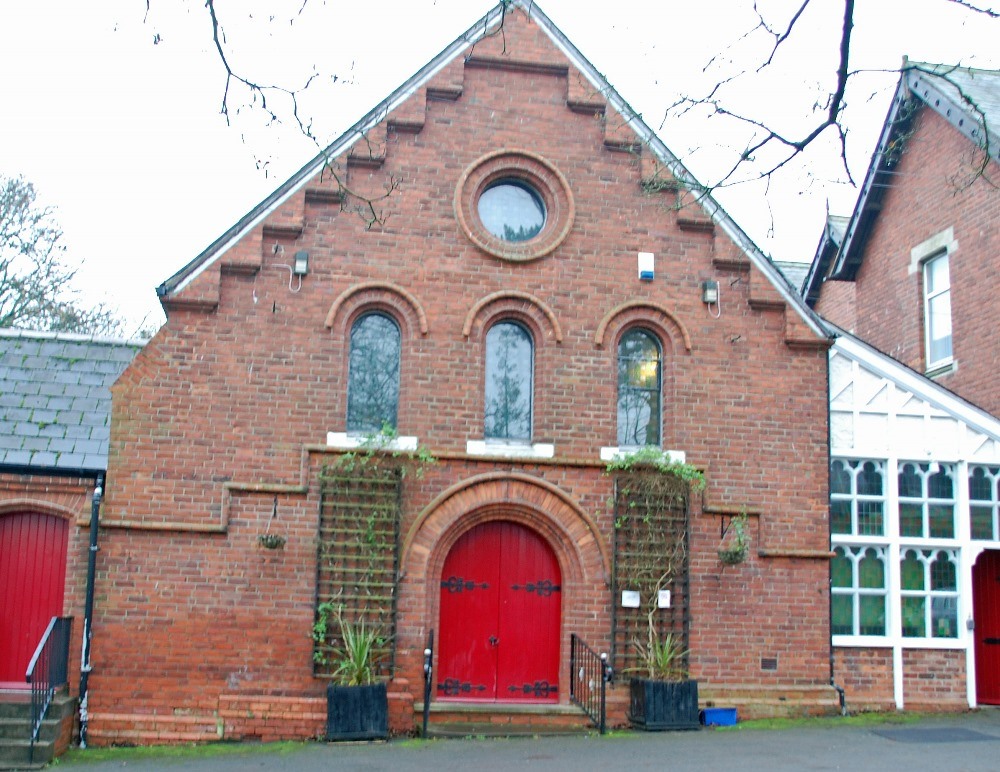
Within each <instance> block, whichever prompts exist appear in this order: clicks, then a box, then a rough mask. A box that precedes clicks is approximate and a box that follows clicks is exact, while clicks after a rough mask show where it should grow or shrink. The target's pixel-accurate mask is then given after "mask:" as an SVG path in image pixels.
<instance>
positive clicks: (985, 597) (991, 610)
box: [972, 551, 1000, 705]
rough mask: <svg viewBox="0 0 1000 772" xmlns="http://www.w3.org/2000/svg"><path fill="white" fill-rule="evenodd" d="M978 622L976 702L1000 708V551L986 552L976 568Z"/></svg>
mask: <svg viewBox="0 0 1000 772" xmlns="http://www.w3.org/2000/svg"><path fill="white" fill-rule="evenodd" d="M972 613H973V618H974V619H975V620H976V628H975V631H974V633H975V647H976V648H975V651H976V702H978V703H979V704H980V705H1000V552H996V551H991V552H984V553H983V554H982V555H980V556H979V559H978V560H977V561H976V565H975V566H973V568H972Z"/></svg>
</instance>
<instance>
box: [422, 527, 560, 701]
mask: <svg viewBox="0 0 1000 772" xmlns="http://www.w3.org/2000/svg"><path fill="white" fill-rule="evenodd" d="M560 581H561V580H560V572H559V563H558V561H557V560H556V557H555V554H554V553H553V552H552V548H551V547H549V545H548V544H547V543H546V541H545V540H544V539H543V538H542V537H541V536H539V535H538V534H537V533H535V532H534V531H532V530H531V529H529V528H526V527H524V526H522V525H519V524H517V523H512V522H507V521H492V522H488V523H484V524H482V525H479V526H476V527H475V528H473V529H471V530H470V531H468V532H467V533H465V534H463V535H462V536H461V537H460V538H459V540H458V541H457V542H456V543H455V546H454V547H453V548H452V550H451V552H450V553H449V554H448V557H447V559H446V560H445V564H444V570H443V572H442V574H441V605H440V625H439V630H440V633H439V636H440V637H439V644H438V651H439V654H438V667H437V677H436V679H435V680H436V683H437V696H438V698H439V699H443V700H447V699H453V700H482V701H495V702H514V701H526V702H556V701H557V700H558V699H559V628H560V607H561V605H562V603H561V599H562V587H561V586H560Z"/></svg>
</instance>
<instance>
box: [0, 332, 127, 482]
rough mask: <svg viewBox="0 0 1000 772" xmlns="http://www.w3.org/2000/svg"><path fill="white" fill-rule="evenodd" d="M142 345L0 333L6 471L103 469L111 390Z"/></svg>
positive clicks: (0, 451) (1, 446) (0, 442)
mask: <svg viewBox="0 0 1000 772" xmlns="http://www.w3.org/2000/svg"><path fill="white" fill-rule="evenodd" d="M144 344H145V341H140V340H131V341H123V340H114V339H110V338H97V337H92V336H86V335H70V334H66V333H43V332H27V331H22V330H10V329H0V471H3V467H4V466H14V467H33V468H38V469H39V471H42V470H46V469H47V470H52V469H56V470H60V471H77V472H92V471H93V472H97V471H103V470H105V469H106V468H107V465H108V439H109V436H110V424H111V385H112V384H113V383H114V382H115V381H116V380H117V379H118V376H119V375H121V374H122V371H123V370H124V369H125V368H126V367H128V365H129V363H130V362H131V361H132V359H133V358H134V357H135V355H136V354H137V353H138V352H139V350H140V349H141V348H142V346H143V345H144Z"/></svg>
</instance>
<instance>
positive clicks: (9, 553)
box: [0, 512, 69, 687]
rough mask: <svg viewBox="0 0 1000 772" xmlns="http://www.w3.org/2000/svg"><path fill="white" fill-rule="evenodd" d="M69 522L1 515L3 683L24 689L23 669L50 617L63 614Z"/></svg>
mask: <svg viewBox="0 0 1000 772" xmlns="http://www.w3.org/2000/svg"><path fill="white" fill-rule="evenodd" d="M68 533H69V529H68V526H67V524H66V520H64V519H63V518H61V517H56V516H55V515H46V514H41V513H38V512H23V513H15V514H10V515H0V687H12V686H18V687H24V686H25V681H24V673H25V670H26V669H27V667H28V663H29V662H30V661H31V656H32V654H34V652H35V647H36V646H37V645H38V641H39V639H41V637H42V634H43V633H44V632H45V628H46V626H47V625H48V624H49V620H50V619H51V618H52V617H54V616H61V615H62V612H63V593H64V591H65V586H66V546H67V538H68Z"/></svg>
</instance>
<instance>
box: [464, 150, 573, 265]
mask: <svg viewBox="0 0 1000 772" xmlns="http://www.w3.org/2000/svg"><path fill="white" fill-rule="evenodd" d="M455 216H456V218H457V219H458V223H459V225H460V226H461V228H462V230H463V231H464V232H465V235H466V236H468V237H469V239H470V240H471V241H472V242H473V243H474V244H476V246H478V247H479V248H480V249H483V250H484V251H486V252H488V253H489V254H491V255H494V256H495V257H499V258H502V259H504V260H514V261H527V260H534V259H536V258H539V257H543V256H545V255H547V254H549V253H550V252H552V250H554V249H555V248H556V247H558V246H559V245H560V244H561V243H562V242H563V239H565V238H566V236H567V235H568V234H569V231H570V228H571V227H572V225H573V217H574V206H573V197H572V195H571V194H570V191H569V185H568V184H567V182H566V179H565V178H564V177H563V176H562V174H560V173H559V171H558V170H557V169H556V168H555V167H554V166H553V165H552V164H551V163H549V162H548V161H546V160H545V159H544V158H542V157H541V156H538V155H535V154H533V153H527V152H525V151H521V150H499V151H497V152H494V153H489V154H488V155H485V156H483V157H482V158H480V159H479V160H477V161H475V162H474V163H473V164H472V165H471V166H470V167H469V168H468V169H466V171H465V173H464V174H463V175H462V177H461V179H460V180H459V181H458V187H457V189H456V190H455Z"/></svg>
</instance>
